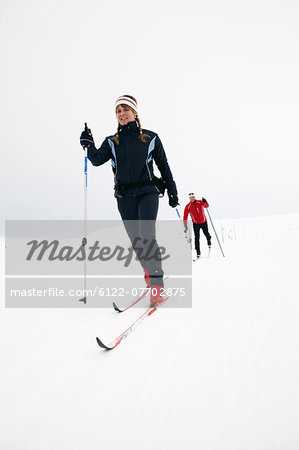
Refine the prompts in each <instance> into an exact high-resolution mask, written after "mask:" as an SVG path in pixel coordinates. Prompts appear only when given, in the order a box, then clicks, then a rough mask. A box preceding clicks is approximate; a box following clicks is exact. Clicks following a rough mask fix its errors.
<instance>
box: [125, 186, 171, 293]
mask: <svg viewBox="0 0 299 450" xmlns="http://www.w3.org/2000/svg"><path fill="white" fill-rule="evenodd" d="M117 205H118V210H119V212H120V215H121V218H122V220H123V223H124V226H125V229H126V231H127V233H128V236H129V238H130V241H131V243H132V247H133V249H134V251H135V253H136V256H137V259H138V260H139V262H140V264H141V265H142V267H143V268H144V269H147V270H148V271H149V276H150V279H151V285H152V286H154V285H156V286H164V285H163V274H164V273H163V270H162V262H161V252H160V249H159V247H158V244H157V241H156V218H157V213H158V207H159V196H158V193H157V194H156V193H147V194H143V195H140V196H137V197H121V198H119V197H118V198H117Z"/></svg>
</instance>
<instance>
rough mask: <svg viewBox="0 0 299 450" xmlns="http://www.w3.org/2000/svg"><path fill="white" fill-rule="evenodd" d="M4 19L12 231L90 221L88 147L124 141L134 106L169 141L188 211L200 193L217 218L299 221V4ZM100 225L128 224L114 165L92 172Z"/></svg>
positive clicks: (22, 7)
mask: <svg viewBox="0 0 299 450" xmlns="http://www.w3.org/2000/svg"><path fill="white" fill-rule="evenodd" d="M0 8H1V19H0V30H1V31H0V33H1V35H0V38H1V39H0V47H1V63H2V68H1V72H0V77H1V81H0V89H1V124H2V127H1V144H2V158H4V163H3V164H1V177H0V179H1V184H2V185H3V188H1V191H2V192H3V191H5V195H1V205H0V206H1V213H2V219H29V218H32V219H64V218H66V219H70V218H74V219H81V218H83V151H82V150H81V147H80V145H79V135H80V133H81V131H82V129H83V125H84V122H85V121H87V122H88V125H89V126H90V128H91V129H92V131H93V135H94V138H95V140H96V144H97V146H98V147H99V146H100V144H101V143H102V141H103V140H104V138H105V136H107V135H109V134H112V133H114V132H115V130H116V125H117V122H116V119H115V115H114V102H115V99H116V97H118V96H119V95H121V94H132V95H134V96H135V97H137V100H138V103H139V115H140V118H141V123H142V125H143V126H144V128H148V129H151V130H154V131H156V132H157V133H158V134H159V136H160V137H161V140H162V142H163V144H164V148H165V150H166V153H167V156H168V160H169V163H170V167H171V169H172V172H173V175H174V179H175V181H176V183H177V186H178V190H179V197H180V203H181V205H182V207H183V206H184V205H185V203H186V202H187V201H188V198H187V194H188V193H189V192H190V191H194V192H196V193H197V194H198V196H202V195H204V196H205V197H206V198H207V199H208V200H209V201H210V203H211V214H213V215H214V217H215V218H216V217H218V218H221V217H239V216H252V215H266V214H281V213H290V212H299V202H298V197H299V193H298V178H299V176H298V175H299V174H298V168H299V164H298V163H299V161H298V142H299V133H298V123H299V120H298V119H299V117H298V116H299V113H298V99H299V95H298V79H299V58H298V51H299V39H298V37H299V26H298V24H299V21H298V19H299V2H298V1H290V0H281V1H275V0H271V1H268V0H264V1H263V0H258V1H240V0H238V1H232V0H228V1H225V2H224V1H209V2H207V1H201V0H200V1H198V0H196V1H185V2H182V1H170V0H167V1H156V0H154V1H151V2H140V1H119V0H116V1H101V0H86V1H81V0H77V1H76V0H65V1H62V0H60V1H57V0H51V1H50V0H47V1H30V0H23V1H16V0H6V1H3V0H2V2H1V6H0ZM156 174H157V175H159V173H158V171H157V170H156ZM174 215H175V211H174V210H173V209H171V208H170V207H169V206H168V203H167V200H166V199H163V200H162V201H161V204H160V213H159V217H160V218H171V217H175V216H174ZM88 217H89V218H94V219H96V218H97V219H101V218H119V214H118V211H117V208H116V200H115V199H114V197H113V177H112V171H111V165H110V162H108V163H107V164H106V165H105V166H102V167H93V166H91V164H90V165H89V179H88Z"/></svg>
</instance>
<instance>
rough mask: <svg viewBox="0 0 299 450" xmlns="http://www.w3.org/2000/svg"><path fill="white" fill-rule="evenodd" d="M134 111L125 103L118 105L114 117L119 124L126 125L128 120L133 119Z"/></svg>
mask: <svg viewBox="0 0 299 450" xmlns="http://www.w3.org/2000/svg"><path fill="white" fill-rule="evenodd" d="M135 116H136V113H134V112H133V111H132V109H131V108H130V107H129V106H127V105H118V106H117V108H116V117H117V120H118V122H119V123H120V124H121V125H126V124H127V123H128V122H132V121H133V120H135Z"/></svg>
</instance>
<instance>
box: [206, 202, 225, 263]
mask: <svg viewBox="0 0 299 450" xmlns="http://www.w3.org/2000/svg"><path fill="white" fill-rule="evenodd" d="M206 210H207V213H208V216H209V219H210V222H211V225H212V227H213V230H214V233H215V236H216V238H217V241H218V244H219V247H220V250H221V253H222V256H223V258H225V256H224V253H223V250H222V247H221V244H220V241H219V239H218V235H217V233H216V230H215V227H214V224H213V222H212V219H211V216H210V213H209V208H206Z"/></svg>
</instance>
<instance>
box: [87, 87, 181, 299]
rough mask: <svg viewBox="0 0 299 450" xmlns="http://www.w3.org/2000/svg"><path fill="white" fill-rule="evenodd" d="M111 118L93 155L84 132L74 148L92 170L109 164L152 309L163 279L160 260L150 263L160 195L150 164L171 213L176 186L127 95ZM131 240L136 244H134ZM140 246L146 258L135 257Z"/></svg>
mask: <svg viewBox="0 0 299 450" xmlns="http://www.w3.org/2000/svg"><path fill="white" fill-rule="evenodd" d="M115 113H116V118H117V121H118V127H117V132H116V133H115V134H114V135H110V136H108V137H106V138H105V139H104V141H103V143H102V145H101V147H100V148H99V149H98V150H97V149H96V147H95V144H94V141H93V137H92V134H91V132H90V130H88V131H85V130H84V131H83V132H82V134H81V137H80V143H81V145H82V146H83V147H85V148H87V157H88V159H89V160H90V161H91V163H92V164H93V165H94V166H101V165H102V164H104V163H106V162H107V161H109V160H111V165H112V170H113V173H114V183H115V184H114V191H115V192H114V196H115V197H116V199H117V206H118V210H119V213H120V215H121V218H122V220H123V223H124V226H125V228H126V231H127V233H128V235H129V238H130V240H131V243H132V247H133V248H134V250H135V252H136V255H137V258H138V259H139V261H140V263H141V265H142V267H143V269H144V275H145V281H146V284H147V286H148V287H150V289H151V298H150V304H151V305H153V306H154V305H157V304H158V303H161V302H162V301H163V300H164V298H163V297H162V296H161V295H162V292H161V291H162V290H163V287H164V283H163V274H164V273H163V270H162V263H161V260H160V258H157V257H155V258H154V257H152V255H154V254H156V255H157V254H160V252H159V248H158V244H157V242H156V235H155V233H156V231H155V221H156V218H157V213H158V207H159V194H160V193H161V191H162V189H161V181H159V182H158V179H157V178H156V177H155V175H154V171H153V161H155V163H156V165H157V167H158V169H159V171H160V173H161V175H162V179H163V180H164V185H165V187H166V189H167V193H168V197H169V205H170V206H171V207H172V208H175V207H176V206H177V205H178V195H177V189H176V184H175V182H174V180H173V177H172V173H171V170H170V168H169V165H168V161H167V158H166V155H165V151H164V148H163V145H162V142H161V140H160V138H159V136H158V135H157V133H155V132H153V131H150V130H145V129H143V128H142V127H141V123H140V119H139V117H138V107H137V100H136V99H135V98H134V97H132V96H131V95H122V96H120V97H118V98H117V100H116V102H115ZM159 188H160V190H159ZM162 193H163V192H162ZM137 237H139V238H141V239H140V240H138V242H137V239H136V238H137ZM140 241H141V242H142V243H143V244H142V245H143V249H142V250H143V252H144V253H143V254H147V256H148V254H150V255H151V257H150V258H142V257H140V251H137V247H138V245H140ZM139 250H140V249H139ZM147 252H149V253H147Z"/></svg>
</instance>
